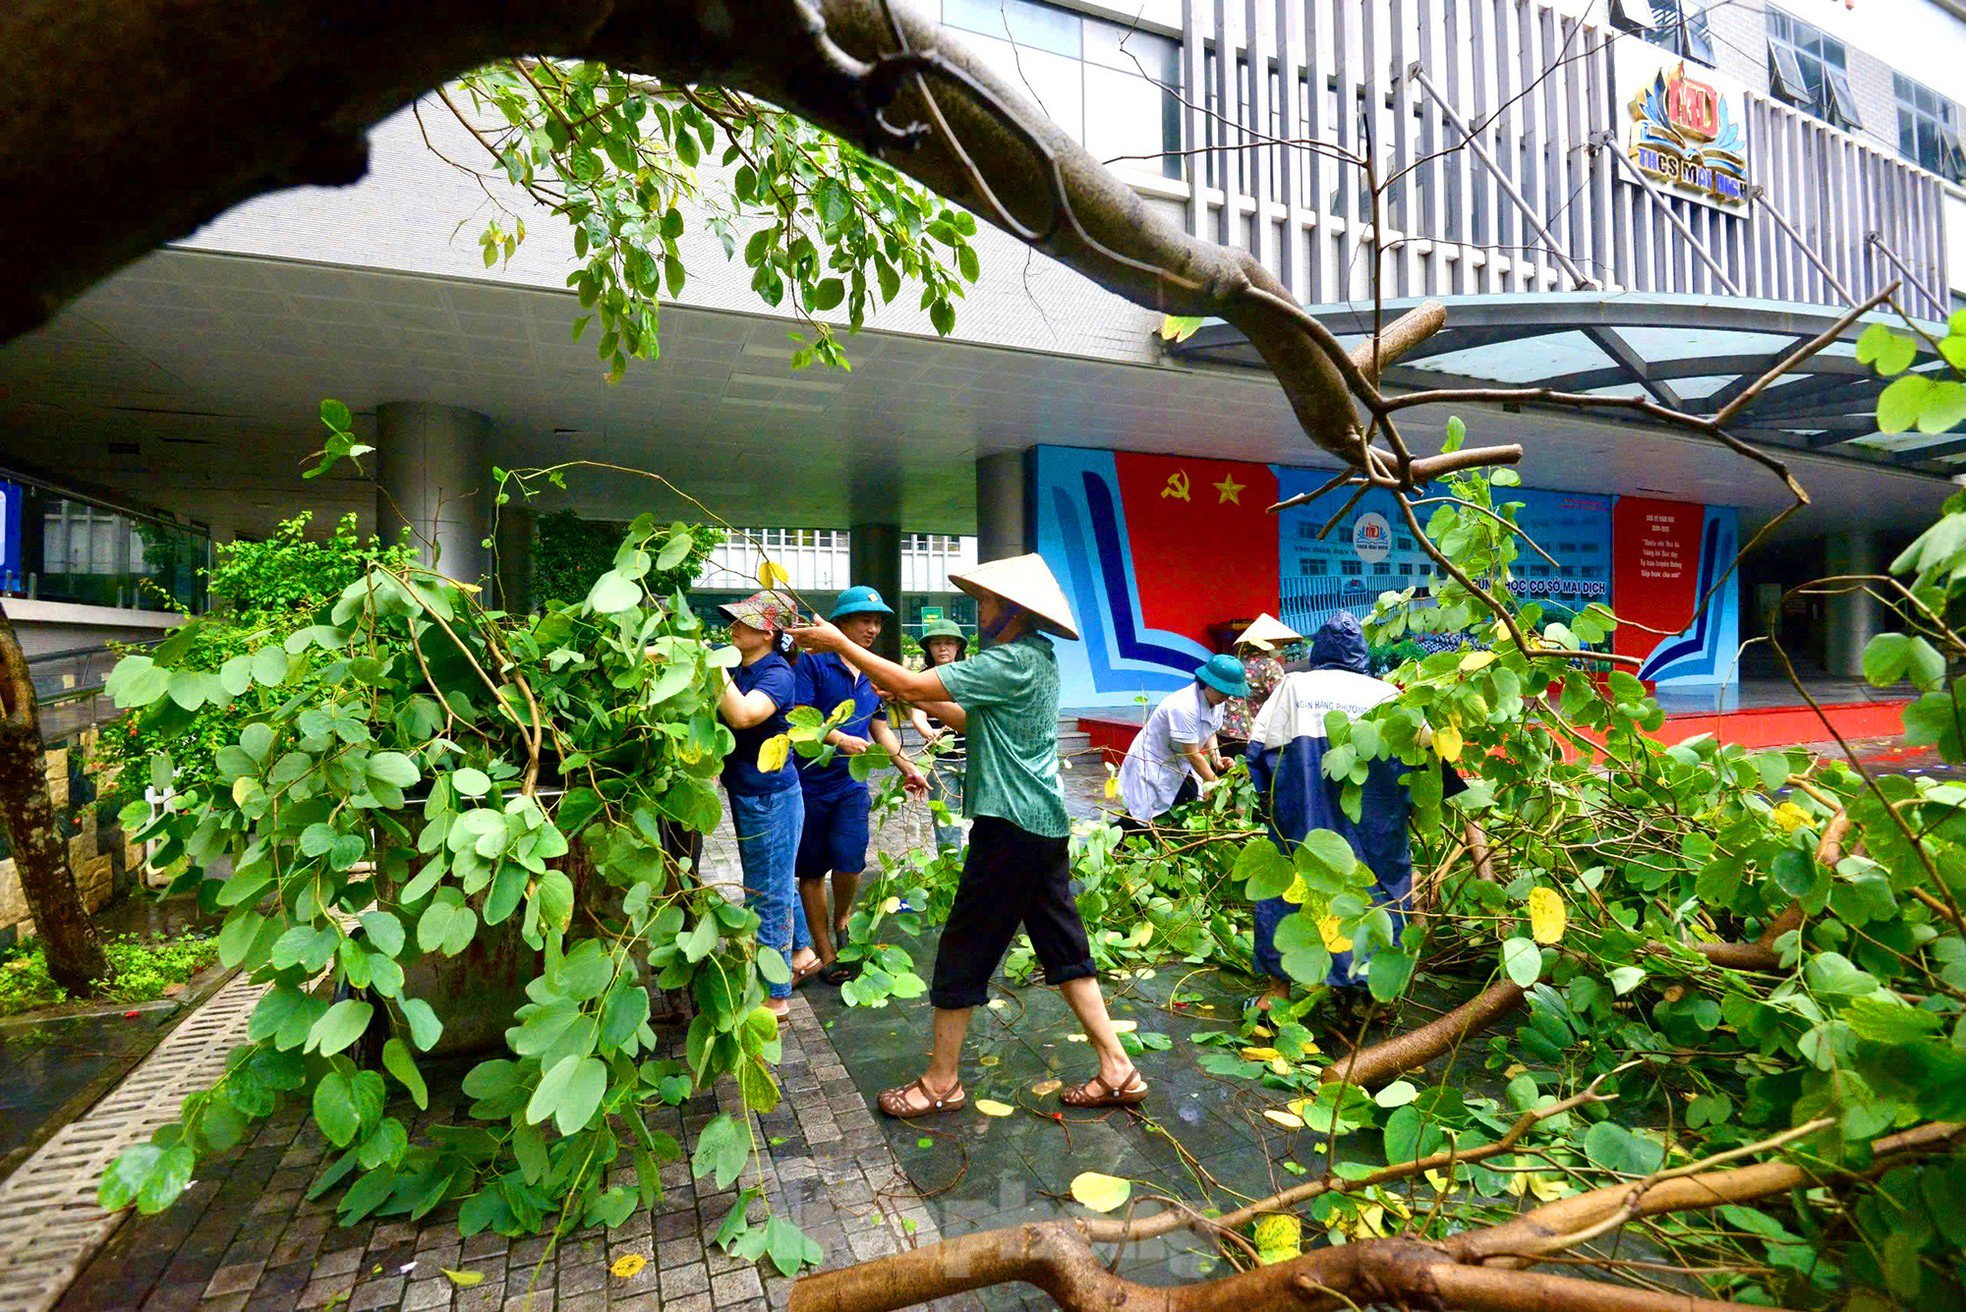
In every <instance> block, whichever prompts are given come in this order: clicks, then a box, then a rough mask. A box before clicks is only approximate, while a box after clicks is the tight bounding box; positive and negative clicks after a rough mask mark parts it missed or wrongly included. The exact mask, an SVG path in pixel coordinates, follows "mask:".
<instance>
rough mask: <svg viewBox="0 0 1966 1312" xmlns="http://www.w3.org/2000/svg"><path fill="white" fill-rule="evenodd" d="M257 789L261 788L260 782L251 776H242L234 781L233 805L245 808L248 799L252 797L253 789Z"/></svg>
mask: <svg viewBox="0 0 1966 1312" xmlns="http://www.w3.org/2000/svg"><path fill="white" fill-rule="evenodd" d="M257 787H259V780H257V779H255V778H253V777H252V776H251V775H249V774H242V775H240V776H239V777H238V778H237V779H234V780H233V781H232V804H233V805H234V806H243V805H244V804H245V801H246V798H248V797H249V796H251V795H252V791H253V789H255V788H257Z"/></svg>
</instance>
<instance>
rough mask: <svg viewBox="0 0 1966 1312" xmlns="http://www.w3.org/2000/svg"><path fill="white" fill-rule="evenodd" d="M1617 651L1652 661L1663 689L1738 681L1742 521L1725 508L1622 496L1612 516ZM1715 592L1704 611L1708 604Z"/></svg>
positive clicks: (1648, 671)
mask: <svg viewBox="0 0 1966 1312" xmlns="http://www.w3.org/2000/svg"><path fill="white" fill-rule="evenodd" d="M1612 544H1613V545H1612V575H1611V588H1612V597H1613V602H1612V605H1613V609H1615V610H1616V611H1617V612H1618V618H1619V621H1620V624H1619V626H1618V629H1617V630H1616V632H1615V633H1614V634H1613V650H1615V651H1620V652H1624V653H1627V654H1629V655H1633V656H1639V657H1643V658H1644V664H1643V665H1641V666H1640V667H1639V670H1638V675H1639V677H1640V678H1642V679H1651V680H1654V681H1656V682H1658V683H1660V684H1662V685H1681V686H1690V685H1701V684H1718V683H1723V682H1730V681H1732V680H1733V678H1734V666H1735V663H1736V660H1737V658H1738V656H1739V653H1740V600H1739V597H1738V589H1737V587H1736V586H1735V582H1734V580H1733V579H1732V578H1731V577H1730V578H1729V580H1728V583H1727V585H1726V586H1725V587H1722V588H1720V589H1719V590H1718V591H1717V592H1716V591H1715V589H1714V584H1715V583H1716V582H1717V581H1718V580H1719V579H1720V578H1721V576H1722V575H1723V574H1726V573H1727V571H1728V570H1730V569H1731V568H1732V566H1733V564H1734V557H1735V554H1736V553H1737V552H1738V551H1739V549H1740V519H1739V515H1738V514H1737V512H1735V511H1734V510H1733V509H1731V508H1729V507H1725V506H1701V505H1695V504H1693V503H1690V502H1685V501H1660V500H1654V499H1652V498H1650V497H1619V498H1618V499H1617V505H1616V507H1615V509H1614V510H1613V513H1612ZM1710 592H1711V593H1713V597H1712V600H1710V601H1708V602H1707V604H1706V605H1705V606H1704V607H1701V605H1700V603H1701V601H1702V600H1703V599H1705V598H1706V597H1707V594H1708V593H1710Z"/></svg>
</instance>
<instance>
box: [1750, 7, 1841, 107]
mask: <svg viewBox="0 0 1966 1312" xmlns="http://www.w3.org/2000/svg"><path fill="white" fill-rule="evenodd" d="M1849 62H1850V59H1849V52H1848V51H1846V50H1845V49H1844V46H1843V43H1842V42H1841V41H1838V40H1837V39H1836V38H1835V37H1832V36H1827V35H1825V34H1824V33H1823V32H1821V31H1819V30H1817V29H1816V28H1813V27H1811V26H1810V25H1809V24H1807V23H1805V22H1802V21H1801V20H1800V19H1795V18H1791V17H1789V16H1788V15H1787V14H1785V13H1783V12H1782V11H1781V10H1779V9H1770V10H1768V82H1769V90H1770V91H1772V92H1773V93H1774V94H1775V96H1776V97H1777V98H1779V99H1781V100H1786V101H1787V102H1788V103H1789V104H1791V105H1794V106H1795V107H1797V108H1798V109H1806V110H1808V111H1809V112H1810V113H1811V114H1814V115H1815V116H1816V117H1817V118H1820V119H1822V120H1824V121H1825V122H1828V123H1833V124H1835V125H1836V126H1837V127H1840V128H1850V129H1855V128H1859V127H1862V126H1863V123H1862V121H1861V119H1860V118H1859V116H1858V113H1857V97H1856V93H1855V92H1853V91H1851V89H1850V78H1849V74H1848V68H1849Z"/></svg>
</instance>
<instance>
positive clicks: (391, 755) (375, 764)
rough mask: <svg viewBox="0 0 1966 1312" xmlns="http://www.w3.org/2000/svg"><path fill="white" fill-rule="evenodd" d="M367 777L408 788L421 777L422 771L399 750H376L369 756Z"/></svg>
mask: <svg viewBox="0 0 1966 1312" xmlns="http://www.w3.org/2000/svg"><path fill="white" fill-rule="evenodd" d="M368 771H369V778H371V779H380V780H381V781H382V782H384V783H386V784H395V785H396V786H397V787H398V788H408V787H410V786H411V785H412V784H414V783H416V781H417V780H419V779H421V778H423V772H422V771H420V770H418V769H417V768H416V762H415V761H412V760H411V759H410V758H409V757H407V756H405V755H403V753H401V752H377V753H376V754H375V755H374V756H371V757H370V758H369V764H368Z"/></svg>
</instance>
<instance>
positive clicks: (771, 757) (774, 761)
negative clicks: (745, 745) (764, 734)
mask: <svg viewBox="0 0 1966 1312" xmlns="http://www.w3.org/2000/svg"><path fill="white" fill-rule="evenodd" d="M791 755H792V738H791V735H789V734H782V733H781V734H776V735H774V736H772V737H770V738H767V739H765V740H764V741H763V742H761V743H759V744H758V773H760V774H777V773H778V772H779V771H780V770H783V769H784V768H785V762H786V761H787V760H789V759H790V758H791Z"/></svg>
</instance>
